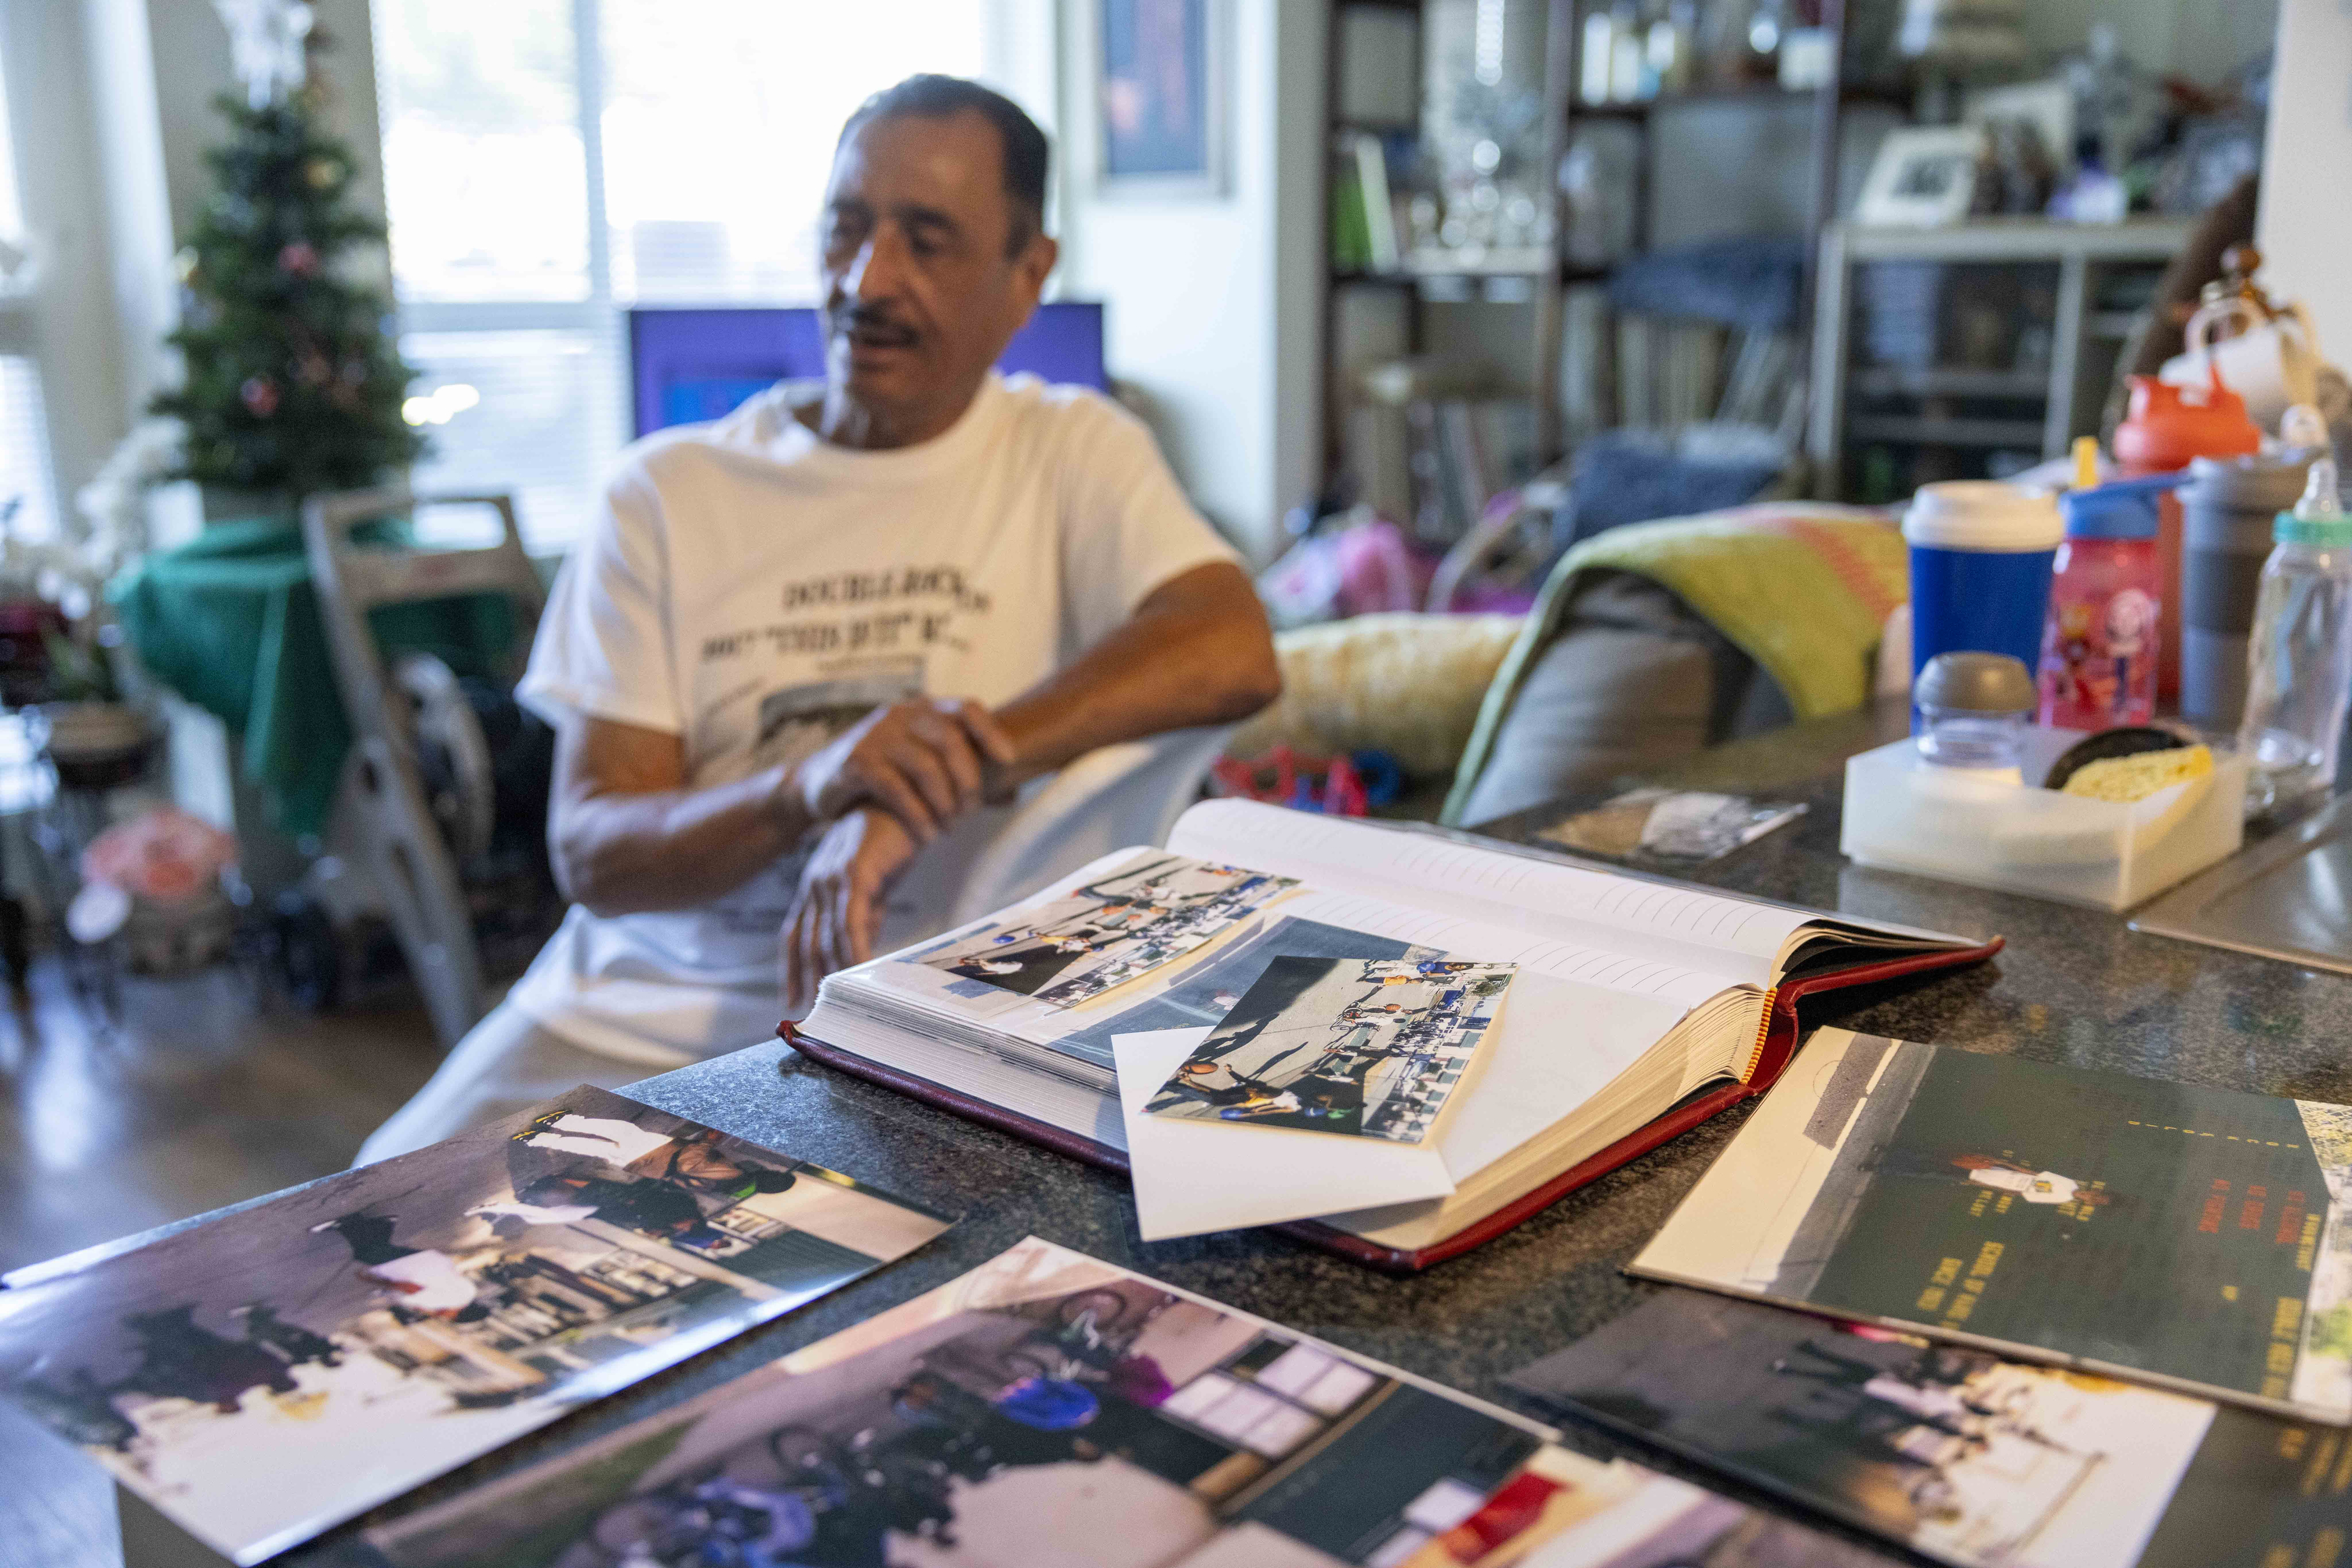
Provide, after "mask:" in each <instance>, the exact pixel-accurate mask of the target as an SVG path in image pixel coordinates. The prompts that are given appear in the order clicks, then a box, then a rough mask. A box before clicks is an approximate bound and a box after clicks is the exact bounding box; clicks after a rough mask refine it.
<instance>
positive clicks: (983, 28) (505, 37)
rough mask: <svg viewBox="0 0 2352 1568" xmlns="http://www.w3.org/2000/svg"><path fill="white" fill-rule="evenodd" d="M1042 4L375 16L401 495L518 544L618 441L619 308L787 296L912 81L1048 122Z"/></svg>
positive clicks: (577, 521)
mask: <svg viewBox="0 0 2352 1568" xmlns="http://www.w3.org/2000/svg"><path fill="white" fill-rule="evenodd" d="M1047 4H1050V0H985V3H976V0H859V3H858V4H856V5H815V4H803V3H793V4H779V3H778V0H696V3H695V4H693V5H677V4H676V3H675V0H499V4H497V5H481V4H480V3H479V0H375V5H374V7H373V12H374V18H375V30H376V69H377V75H378V79H379V80H378V92H379V99H380V106H381V113H382V118H383V142H384V148H383V157H384V189H385V199H386V204H387V206H388V209H389V213H390V217H391V227H392V260H393V274H394V280H395V283H396V285H397V287H398V289H399V295H400V325H401V348H402V352H403V353H404V354H405V355H406V356H407V358H408V361H409V363H411V364H413V365H415V367H416V368H417V369H418V370H419V371H420V372H421V373H422V374H420V375H419V376H418V378H417V381H416V384H415V386H414V388H412V393H413V395H412V396H411V397H410V399H409V404H408V416H409V418H410V419H411V420H412V421H413V422H415V423H416V424H418V425H420V426H423V427H424V428H425V433H426V434H427V435H429V436H430V437H432V438H433V443H434V450H433V454H432V456H431V457H429V458H427V459H426V460H425V463H424V464H423V465H421V466H420V468H419V469H418V472H417V476H416V479H417V483H418V485H419V486H420V488H426V489H457V488H464V489H509V490H512V491H514V492H515V493H516V495H517V498H518V503H519V509H520V514H521V518H522V522H523V528H524V531H525V532H526V533H527V534H528V535H529V536H530V541H531V542H532V544H533V545H534V546H536V547H541V548H550V549H552V548H559V547H561V546H562V545H563V544H564V543H566V542H568V541H569V540H570V539H571V538H572V536H573V535H574V534H576V533H577V532H578V531H579V530H580V528H581V527H582V526H583V524H584V523H585V522H586V521H587V520H588V518H589V517H590V516H591V515H592V513H593V508H594V506H595V505H596V500H597V496H598V494H599V492H600V489H601V488H602V483H603V479H604V472H605V469H606V468H607V467H608V465H609V464H610V463H611V461H612V459H613V457H614V454H615V453H616V452H617V451H618V450H619V448H620V446H621V444H622V442H623V441H624V440H625V437H626V412H625V411H626V406H627V384H626V383H627V371H628V367H627V363H626V357H627V348H626V335H625V331H623V329H622V322H621V312H622V311H624V310H626V309H628V308H629V307H631V306H633V305H640V304H643V305H701V306H710V305H728V304H741V305H773V304H805V303H811V302H813V301H814V299H815V296H816V279H815V258H816V239H815V236H816V221H817V211H818V205H819V204H820V202H821V201H822V199H823V195H824V180H825V174H826V172H827V170H828V168H829V167H830V164H831V161H832V154H833V144H834V139H835V136H836V135H837V134H838V133H839V132H840V129H841V122H842V121H843V120H845V118H847V116H848V114H849V112H850V111H851V110H853V109H855V108H856V106H857V104H858V103H859V102H860V101H862V100H864V99H865V98H866V96H867V95H868V94H869V93H872V92H874V91H876V90H877V89H880V88H883V87H887V86H888V85H889V84H890V83H892V82H895V81H897V80H898V79H901V78H903V77H906V76H908V75H911V74H912V73H914V72H917V71H944V72H948V73H950V74H953V75H957V76H970V77H977V78H981V79H986V80H990V81H992V82H993V83H994V84H995V85H997V86H998V87H1000V88H1001V89H1004V90H1006V91H1008V92H1011V93H1012V94H1013V96H1014V97H1016V98H1019V99H1022V100H1024V101H1025V102H1028V103H1029V106H1030V108H1031V110H1032V112H1036V113H1038V114H1039V117H1040V119H1041V121H1043V120H1045V118H1046V116H1045V113H1044V112H1043V111H1044V110H1045V108H1046V106H1045V105H1041V104H1038V103H1036V102H1035V101H1034V98H1035V96H1036V93H1035V90H1034V87H1030V88H1027V89H1024V84H1034V83H1038V82H1045V83H1050V81H1051V80H1052V74H1051V68H1050V62H1045V64H1044V68H1042V69H1041V62H1040V61H1039V60H1037V59H1036V58H1032V57H1033V56H1034V55H1035V54H1037V53H1038V52H1039V51H1041V50H1044V49H1049V48H1050V47H1051V45H1050V41H1049V40H1050V38H1051V37H1052V30H1051V28H1050V27H1046V26H1039V25H1038V24H1037V18H1036V17H1034V16H1031V15H1030V14H1029V13H1031V12H1032V11H1037V10H1040V9H1041V8H1042V6H1043V5H1047Z"/></svg>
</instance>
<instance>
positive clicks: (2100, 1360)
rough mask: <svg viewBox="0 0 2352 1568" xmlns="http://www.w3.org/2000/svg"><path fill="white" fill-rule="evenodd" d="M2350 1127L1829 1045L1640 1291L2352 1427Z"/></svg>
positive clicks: (1639, 1265)
mask: <svg viewBox="0 0 2352 1568" xmlns="http://www.w3.org/2000/svg"><path fill="white" fill-rule="evenodd" d="M2348 1178H2352V1111H2348V1110H2347V1109H2346V1108H2344V1107H2341V1106H2330V1105H2320V1104H2313V1103H2308V1102H2304V1101H2298V1100H2284V1099H2276V1098H2273V1097H2271V1096H2267V1095H2258V1094H2242V1093H2235V1092H2231V1091H2228V1090H2223V1089H2206V1088H2202V1087H2200V1086H2197V1085H2193V1084H2179V1083H2168V1082H2162V1081H2159V1080H2157V1079H2143V1078H2135V1077H2131V1076H2129V1075H2127V1074H2123V1073H2114V1072H2095V1071H2089V1070H2085V1069H2082V1068H2066V1067H2057V1066H2052V1065H2049V1064H2046V1063H2041V1062H2032V1061H2025V1060H2021V1059H2019V1058H2013V1057H1998V1056H1987V1055H1980V1054H1978V1053H1974V1052H1969V1051H1961V1050H1952V1049H1948V1048H1940V1047H1933V1046H1927V1045H1920V1044H1916V1043H1914V1042H1909V1041H1897V1040H1888V1039H1884V1038H1881V1037H1875V1036H1869V1035H1853V1034H1848V1033H1846V1032H1844V1031H1843V1030H1835V1029H1824V1030H1822V1031H1821V1032H1820V1033H1818V1034H1817V1035H1815V1036H1814V1037H1813V1038H1812V1039H1811V1041H1810V1042H1809V1043H1808V1044H1807V1045H1806V1047H1805V1050H1804V1053H1803V1055H1802V1056H1801V1058H1799V1059H1798V1060H1797V1062H1796V1063H1795V1064H1794V1065H1793V1066H1792V1067H1791V1068H1790V1071H1789V1073H1788V1074H1787V1075H1786V1076H1785V1077H1784V1078H1783V1079H1781V1081H1780V1086H1779V1087H1778V1088H1776V1089H1774V1090H1773V1091H1772V1093H1771V1095H1770V1096H1769V1097H1768V1098H1767V1100H1765V1103H1764V1105H1763V1106H1762V1108H1761V1109H1760V1110H1759V1111H1758V1112H1757V1114H1756V1115H1755V1116H1754V1117H1753V1118H1751V1119H1750V1120H1749V1121H1748V1123H1747V1124H1746V1125H1745V1126H1744V1127H1742V1128H1741V1130H1740V1131H1739V1132H1738V1135H1737V1136H1736V1137H1735V1138H1734V1139H1733V1141H1732V1142H1731V1144H1730V1145H1729V1147H1728V1148H1727V1149H1726V1150H1725V1152H1724V1153H1723V1155H1722V1157H1721V1158H1720V1160H1719V1161H1718V1163H1717V1165H1716V1166H1715V1167H1714V1168H1713V1169H1712V1170H1710V1171H1709V1172H1708V1173H1707V1174H1706V1177H1705V1178H1703V1179H1702V1180H1701V1182H1700V1183H1699V1184H1698V1186H1697V1188H1696V1190H1695V1191H1694V1192H1693V1194H1692V1195H1691V1196H1690V1197H1689V1198H1688V1199H1686V1200H1685V1203H1684V1204H1683V1205H1682V1206H1681V1207H1680V1208H1679V1209H1678V1210H1676V1212H1675V1215H1674V1216H1673V1218H1672V1219H1670V1220H1669V1221H1668V1222H1667V1224H1666V1226H1665V1227H1664V1229H1663V1230H1661V1231H1660V1232H1659V1234H1658V1235H1657V1237H1655V1238H1654V1239H1653V1240H1652V1242H1651V1243H1650V1245H1649V1246H1648V1247H1646V1248H1645V1249H1644V1250H1643V1253H1642V1254H1641V1256H1640V1257H1638V1258H1635V1260H1634V1262H1633V1266H1632V1267H1633V1270H1634V1272H1636V1273H1641V1274H1647V1275H1650V1276H1652V1277H1654V1278H1658V1279H1669V1280H1674V1281H1676V1282H1679V1283H1684V1284H1693V1285H1701V1286H1706V1287H1709V1288H1712V1289H1722V1290H1727V1291H1729V1292H1731V1293H1733V1294H1736V1295H1746V1296H1752V1297H1757V1298H1760V1299H1763V1300H1771V1301H1778V1302H1780V1303H1783V1304H1787V1305H1791V1306H1811V1307H1814V1308H1817V1309H1819V1310H1823V1311H1829V1312H1834V1313H1837V1314H1839V1315H1842V1316H1848V1317H1853V1318H1858V1319H1863V1320H1865V1321H1881V1322H1888V1323H1899V1324H1904V1325H1906V1326H1911V1327H1915V1328H1916V1329H1917V1330H1918V1331H1921V1332H1924V1333H1927V1334H1930V1335H1934V1336H1939V1337H1951V1338H1965V1339H1971V1340H1975V1341H1978V1342H1983V1343H1986V1344H1988V1345H1990V1346H1991V1347H1993V1348H1997V1349H2000V1350H2002V1351H2004V1352H2007V1353H2011V1354H2015V1355H2020V1356H2021V1357H2023V1358H2024V1359H2028V1360H2033V1359H2045V1360H2046V1359H2058V1360H2062V1361H2068V1362H2073V1363H2079V1364H2084V1365H2087V1366H2090V1367H2092V1368H2093V1369H2095V1370H2102V1371H2113V1372H2118V1373H2126V1374H2128V1375H2132V1376H2135V1377H2140V1378H2147V1379H2154V1380H2157V1381H2158V1382H2161V1383H2165V1384H2169V1385H2171V1386H2174V1387H2177V1388H2180V1389H2183V1390H2185V1391H2187V1392H2189V1393H2194V1394H2210V1395H2211V1396H2213V1397H2217V1398H2221V1399H2227V1400H2236V1401H2240V1402H2242V1403H2246V1404H2250V1405H2256V1406H2258V1407H2260V1408H2265V1409H2269V1410H2272V1411H2273V1412H2275V1413H2277V1414H2280V1415H2313V1416H2316V1417H2318V1418H2320V1419H2323V1420H2327V1421H2332V1422H2335V1423H2336V1424H2339V1425H2341V1424H2343V1423H2345V1422H2347V1421H2352V1235H2347V1226H2346V1225H2345V1224H2344V1223H2343V1214H2342V1211H2341V1208H2340V1206H2339V1205H2340V1204H2341V1203H2342V1200H2343V1195H2344V1194H2345V1191H2346V1184H2347V1179H2348Z"/></svg>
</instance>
